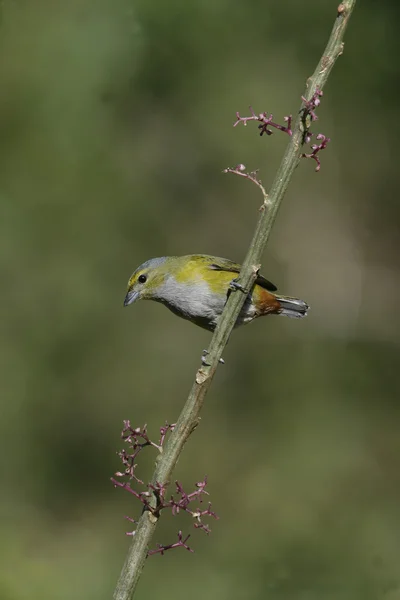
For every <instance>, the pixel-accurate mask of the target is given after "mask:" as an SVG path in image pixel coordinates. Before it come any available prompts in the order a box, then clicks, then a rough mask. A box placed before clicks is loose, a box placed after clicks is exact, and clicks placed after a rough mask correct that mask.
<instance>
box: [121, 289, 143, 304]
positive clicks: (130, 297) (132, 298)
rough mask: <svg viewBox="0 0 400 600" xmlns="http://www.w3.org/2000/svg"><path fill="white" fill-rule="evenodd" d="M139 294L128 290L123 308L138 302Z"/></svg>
mask: <svg viewBox="0 0 400 600" xmlns="http://www.w3.org/2000/svg"><path fill="white" fill-rule="evenodd" d="M139 296H140V294H139V292H136V291H135V290H128V291H127V293H126V296H125V300H124V306H128V305H129V304H133V302H136V300H139Z"/></svg>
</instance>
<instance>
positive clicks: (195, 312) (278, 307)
mask: <svg viewBox="0 0 400 600" xmlns="http://www.w3.org/2000/svg"><path fill="white" fill-rule="evenodd" d="M239 272H240V265H238V264H236V263H234V262H232V261H230V260H228V259H226V258H218V257H216V256H208V255H206V254H189V255H187V256H163V257H161V258H152V259H150V260H148V261H146V262H145V263H143V264H142V265H140V267H139V268H138V269H136V271H135V272H134V273H133V275H132V276H131V278H130V279H129V282H128V291H127V293H126V296H125V301H124V306H128V304H132V303H133V302H136V300H155V301H156V302H161V304H165V306H166V307H167V308H169V309H170V310H172V312H173V313H175V314H176V315H178V316H179V317H182V318H183V319H188V320H189V321H192V323H195V324H196V325H199V326H200V327H203V328H205V329H208V330H210V331H213V330H214V329H215V326H216V324H217V320H218V317H219V316H220V315H221V314H222V311H223V309H224V306H225V303H226V299H227V294H228V291H229V289H230V288H232V285H233V286H234V285H235V283H234V280H235V277H237V275H238V273H239ZM276 289H277V288H276V287H275V285H274V284H273V283H271V282H270V281H268V280H267V279H265V278H264V277H262V276H261V275H259V276H258V277H257V279H256V281H255V284H254V286H253V289H252V290H251V291H250V293H249V294H248V296H247V299H246V301H245V303H244V305H243V308H242V310H241V312H240V314H239V317H238V319H237V321H236V325H235V327H237V326H239V325H243V324H246V323H250V322H251V321H253V320H254V319H257V318H258V317H262V316H263V315H285V316H286V317H297V318H299V317H305V316H306V314H307V310H308V308H309V307H308V305H307V304H306V303H305V302H304V301H303V300H299V299H298V298H290V297H288V296H280V295H276V294H273V293H272V292H275V291H276Z"/></svg>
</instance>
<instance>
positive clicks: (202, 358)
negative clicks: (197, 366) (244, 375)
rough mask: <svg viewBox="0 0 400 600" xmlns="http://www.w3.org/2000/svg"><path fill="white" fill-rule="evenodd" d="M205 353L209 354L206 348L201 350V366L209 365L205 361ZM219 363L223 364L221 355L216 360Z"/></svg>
mask: <svg viewBox="0 0 400 600" xmlns="http://www.w3.org/2000/svg"><path fill="white" fill-rule="evenodd" d="M207 354H209V352H208V350H203V354H202V355H201V364H202V365H203V367H209V366H210V364H209V363H208V362H207V361H206V356H207ZM218 362H219V363H221V365H224V364H225V361H224V359H223V358H222V357H221V358H220V359H219V361H218Z"/></svg>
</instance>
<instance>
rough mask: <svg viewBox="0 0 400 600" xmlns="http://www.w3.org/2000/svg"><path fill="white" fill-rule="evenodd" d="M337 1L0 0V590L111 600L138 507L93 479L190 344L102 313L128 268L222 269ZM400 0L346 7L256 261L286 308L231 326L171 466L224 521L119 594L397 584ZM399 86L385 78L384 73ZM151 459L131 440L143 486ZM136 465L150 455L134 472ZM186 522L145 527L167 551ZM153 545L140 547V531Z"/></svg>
mask: <svg viewBox="0 0 400 600" xmlns="http://www.w3.org/2000/svg"><path fill="white" fill-rule="evenodd" d="M335 9H336V4H335V2H333V1H330V0H329V1H326V2H323V3H322V2H314V3H311V4H310V2H302V1H300V0H286V1H284V2H265V1H264V2H262V1H261V0H246V1H244V0H242V1H234V2H226V1H225V0H213V1H212V2H211V1H209V0H204V1H203V2H187V1H185V2H184V1H183V0H172V1H171V2H168V3H165V2H162V1H161V0H153V2H148V0H146V1H144V0H138V1H137V2H135V3H134V2H133V1H132V0H116V1H115V0H114V1H112V0H96V2H94V1H93V0H69V1H68V2H60V1H59V0H36V1H35V2H26V1H19V0H18V1H17V0H3V2H2V3H1V25H0V88H1V95H0V132H1V135H0V171H1V178H0V198H1V210H2V213H1V214H2V218H1V220H0V228H1V236H0V243H1V254H0V260H1V273H2V280H3V285H2V304H3V308H2V311H3V335H2V359H3V360H2V366H3V369H2V400H1V407H2V412H1V415H2V418H1V421H0V433H1V438H0V439H1V444H2V446H1V455H0V456H1V467H2V472H3V474H4V475H3V486H2V494H1V500H0V508H1V513H0V515H1V525H2V527H1V530H2V535H1V543H0V549H1V563H2V569H1V575H0V597H1V598H2V599H4V600H27V599H28V598H29V600H35V599H38V600H39V599H40V600H44V599H50V598H51V599H54V598H57V599H60V600H64V599H65V600H67V599H68V600H69V599H70V598H85V599H89V600H90V599H92V598H93V599H95V598H96V600H99V599H102V598H104V599H107V598H110V597H111V594H112V589H113V586H114V583H115V581H116V578H117V576H118V573H119V570H120V567H121V565H122V562H123V558H124V555H125V551H126V547H127V544H128V540H127V539H126V538H125V537H124V532H125V531H126V529H127V528H129V524H128V523H127V522H125V521H124V520H123V518H122V517H123V515H124V514H131V515H135V514H137V511H138V510H139V506H138V505H137V504H132V500H131V498H130V497H128V494H124V493H123V492H121V491H119V490H114V489H113V487H112V485H111V484H110V482H109V477H110V476H111V474H112V473H113V472H114V471H115V470H117V469H118V468H119V464H118V460H117V457H116V455H115V451H116V450H117V449H118V448H120V446H121V442H120V440H119V432H120V429H121V423H122V419H123V418H130V419H131V420H132V421H133V422H136V423H137V424H138V425H140V424H143V423H144V422H147V423H148V427H149V430H150V431H153V432H155V434H156V432H157V431H158V427H159V426H160V425H162V424H163V423H164V421H165V420H169V421H173V420H174V419H175V418H176V416H177V414H178V412H179V410H180V407H181V405H182V403H183V401H184V399H185V397H186V394H187V392H188V390H189V387H190V385H191V382H192V379H193V376H194V372H195V369H196V367H197V366H198V364H199V358H200V355H201V351H202V349H203V348H204V347H206V346H207V343H208V340H209V334H207V332H204V331H202V330H200V329H197V328H195V327H193V326H192V325H190V324H189V323H187V322H184V321H181V320H179V319H177V318H176V317H174V316H173V315H172V314H171V313H169V312H168V311H166V310H165V309H163V308H162V307H161V306H158V305H153V304H151V303H149V304H146V303H143V304H139V305H135V306H134V307H131V308H130V309H129V310H128V309H127V310H123V308H122V301H123V297H124V291H125V284H126V281H127V279H128V276H129V275H130V273H131V271H132V270H133V269H134V268H135V267H136V266H137V265H138V264H140V263H141V262H143V261H144V260H146V259H148V258H150V257H153V256H159V255H164V254H186V253H192V252H205V253H208V254H216V255H221V256H227V257H229V258H232V259H234V260H238V261H240V260H241V258H242V257H243V256H244V253H245V251H246V248H247V245H248V243H249V240H250V236H251V233H252V230H253V227H254V224H255V221H256V218H257V209H258V206H259V204H260V201H261V196H260V195H259V194H258V191H257V189H256V188H255V187H254V186H251V185H250V184H249V183H248V182H245V181H242V180H239V179H238V178H235V177H234V176H229V175H222V174H221V171H222V169H223V168H225V167H226V166H234V165H235V164H237V163H238V162H243V163H244V164H246V165H247V166H248V167H249V168H251V169H253V168H258V167H259V168H260V169H261V171H260V175H261V177H262V179H263V182H264V183H265V184H266V185H267V186H268V184H269V183H270V182H271V179H272V177H273V175H274V171H275V169H276V167H277V165H278V164H279V160H280V157H281V154H282V150H283V148H284V145H285V143H286V141H287V140H286V138H285V136H284V135H283V134H282V135H281V134H279V133H277V134H275V135H274V136H273V137H272V138H265V137H263V138H260V137H258V136H257V132H256V128H255V127H251V124H250V125H249V126H248V127H247V128H236V129H235V130H233V129H232V127H231V124H232V123H233V121H234V115H235V112H236V111H237V110H240V111H241V113H243V114H244V113H245V111H246V109H247V106H248V105H249V104H252V105H253V106H254V108H255V110H257V111H262V110H267V111H270V112H273V113H274V115H275V116H276V118H277V119H278V118H279V119H280V120H282V117H283V115H285V114H288V113H290V112H294V111H296V110H297V108H298V106H299V97H300V95H301V93H302V91H303V84H304V81H305V79H306V77H307V76H308V75H309V74H310V73H311V72H312V70H313V68H314V66H315V64H316V62H317V60H318V58H319V56H320V53H321V51H322V49H323V47H324V45H325V42H326V39H327V36H328V34H329V32H330V29H331V26H332V21H333V18H334V15H335ZM397 17H398V3H397V1H394V0H393V1H392V2H390V1H389V0H382V1H381V2H379V5H378V4H377V3H376V2H373V1H372V0H364V2H359V6H357V8H356V11H355V13H354V17H353V21H352V23H351V24H350V27H349V30H348V33H347V37H346V47H345V54H344V57H343V58H342V59H341V60H340V61H339V62H338V64H337V66H336V68H335V70H334V73H333V75H332V77H331V79H330V82H329V84H328V86H327V88H326V92H325V97H324V100H323V105H322V107H321V110H320V111H319V115H320V120H319V121H318V123H317V126H316V131H317V130H318V131H323V132H324V133H325V134H327V135H329V136H330V137H331V138H332V143H331V145H330V147H329V149H328V150H326V151H325V152H324V154H323V156H322V161H323V165H322V170H321V172H320V173H319V174H318V175H316V174H314V171H313V169H314V164H313V163H312V162H311V161H304V162H303V163H302V164H301V165H300V167H299V169H298V172H297V174H296V177H295V180H294V181H293V184H292V186H291V188H290V191H289V194H288V195H287V197H286V199H285V201H284V205H283V207H282V209H281V212H280V215H279V217H278V221H277V223H276V226H275V229H274V232H273V236H272V240H271V243H270V244H269V247H268V250H267V252H266V256H265V263H264V266H263V272H264V273H265V274H266V275H267V276H268V277H269V278H271V279H272V281H274V282H276V283H277V284H278V286H279V288H280V290H282V292H283V293H287V294H291V295H298V296H300V297H302V298H304V299H306V300H307V301H308V302H309V303H310V305H311V307H312V310H311V312H310V314H309V317H308V318H307V319H305V320H302V321H298V322H297V321H291V320H285V319H277V318H269V319H264V320H261V321H259V322H257V323H256V324H253V325H251V326H249V327H246V328H243V329H242V330H239V331H237V332H235V335H234V336H233V337H232V340H231V342H230V344H229V346H228V347H227V349H226V352H225V360H226V365H225V367H223V368H221V369H219V372H218V374H217V377H216V381H215V382H214V384H213V387H212V390H211V393H210V394H209V396H208V398H207V402H206V406H205V409H204V413H203V419H202V424H201V427H200V428H199V429H198V431H197V432H196V434H195V435H194V436H193V438H192V439H191V441H190V443H189V444H188V446H187V447H186V449H185V452H184V454H183V456H182V458H181V460H180V462H179V465H178V469H177V473H176V475H177V477H178V478H179V479H180V480H181V481H182V482H183V483H184V484H185V485H186V486H189V487H190V485H191V484H192V483H193V482H194V481H197V480H199V479H202V478H203V476H204V474H205V473H207V474H208V478H209V489H210V491H211V493H212V501H213V506H214V507H215V509H216V510H217V512H218V513H219V514H220V516H221V520H220V521H219V522H218V523H216V524H212V525H213V532H212V534H211V536H210V538H207V539H206V537H205V536H204V535H203V533H202V532H195V531H194V532H193V536H192V545H193V546H194V548H195V550H196V554H194V555H191V554H189V553H186V552H184V551H181V550H177V551H173V552H170V553H167V554H166V556H164V557H163V558H161V557H159V556H156V557H153V558H152V559H151V560H149V561H148V564H147V565H146V569H145V572H144V576H143V579H142V581H141V584H140V589H139V592H138V597H142V596H143V597H144V596H146V597H158V596H159V595H161V594H162V595H163V596H165V597H168V598H169V597H171V598H172V597H173V598H175V599H176V600H179V599H180V598H182V599H183V598H187V597H188V596H189V595H190V597H191V599H192V600H197V599H200V598H204V597H207V598H209V599H210V600H212V599H214V598H215V599H217V598H218V600H221V599H225V598H226V599H227V598H229V599H231V598H235V599H236V598H237V599H242V598H243V599H245V598H246V599H248V598H257V599H258V598H260V599H261V598H273V599H276V600H278V599H279V600H281V599H282V600H289V599H293V598H296V599H299V600H306V599H307V600H317V599H318V600H320V599H321V598H323V599H328V600H330V599H332V600H333V599H335V600H353V599H360V600H368V599H369V598H371V599H376V598H386V599H387V600H395V599H397V598H400V575H399V573H400V564H399V556H400V538H399V528H400V508H399V506H400V477H399V472H400V468H399V467H400V437H399V421H400V409H399V395H400V394H399V392H400V384H399V377H398V368H399V360H398V359H399V342H400V327H399V326H400V317H399V311H398V298H399V291H400V279H399V217H400V208H399V201H398V186H399V178H398V169H397V164H398V159H399V153H398V148H397V146H398V133H399V131H398V129H399V128H398V124H397V123H396V118H397V111H398V108H397V106H398V100H397V98H398V96H397V93H398V75H399V73H398V58H397V57H398V54H399V41H398V40H399V36H398V31H397V22H398V21H397ZM396 79H397V80H396ZM153 457H154V456H153V455H151V450H149V453H148V455H147V458H142V457H141V461H142V462H141V473H142V475H143V477H144V479H146V478H149V477H150V472H151V469H152V459H153ZM146 461H147V462H146ZM181 527H182V528H183V529H184V530H185V528H186V530H187V531H190V523H188V521H185V520H184V519H182V521H181V520H179V521H178V519H175V520H174V519H172V517H169V518H165V519H163V522H162V523H161V525H160V527H159V530H158V533H157V539H158V541H164V542H166V543H167V542H168V541H172V540H174V539H175V533H176V531H177V530H178V529H179V528H181ZM155 541H157V540H155Z"/></svg>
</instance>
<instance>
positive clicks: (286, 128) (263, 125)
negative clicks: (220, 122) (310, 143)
mask: <svg viewBox="0 0 400 600" xmlns="http://www.w3.org/2000/svg"><path fill="white" fill-rule="evenodd" d="M249 109H250V112H251V117H241V116H240V114H239V112H237V113H236V121H235V122H234V124H233V126H234V127H236V126H237V125H239V123H243V125H244V126H246V125H247V122H248V121H260V125H259V126H258V129H259V130H260V136H262V135H264V133H265V134H266V135H272V134H273V131H272V130H271V129H269V127H274V128H275V129H279V131H283V132H284V133H287V134H288V135H292V133H293V132H292V130H291V126H292V115H289V116H288V117H283V120H284V121H285V122H286V125H279V123H275V122H274V121H273V118H274V116H273V115H271V114H270V115H268V114H267V113H266V112H263V113H260V114H258V115H257V114H256V113H255V112H254V110H253V109H252V107H251V106H249Z"/></svg>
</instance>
